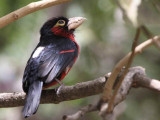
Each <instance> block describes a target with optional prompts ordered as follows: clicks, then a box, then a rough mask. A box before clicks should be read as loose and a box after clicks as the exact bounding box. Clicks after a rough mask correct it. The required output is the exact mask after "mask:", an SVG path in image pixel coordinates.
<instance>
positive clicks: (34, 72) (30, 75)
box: [23, 17, 78, 117]
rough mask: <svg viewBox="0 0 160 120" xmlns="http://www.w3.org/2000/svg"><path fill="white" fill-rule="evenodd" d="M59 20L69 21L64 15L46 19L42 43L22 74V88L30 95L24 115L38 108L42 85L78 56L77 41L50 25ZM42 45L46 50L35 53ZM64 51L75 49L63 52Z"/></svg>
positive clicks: (55, 77)
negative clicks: (57, 31) (55, 30)
mask: <svg viewBox="0 0 160 120" xmlns="http://www.w3.org/2000/svg"><path fill="white" fill-rule="evenodd" d="M59 19H63V20H65V21H66V24H67V22H68V19H67V18H64V17H60V18H55V19H52V20H49V21H48V22H46V23H45V24H44V26H43V27H42V28H41V31H40V33H41V38H40V42H39V44H38V45H37V47H36V48H35V50H34V51H33V53H32V55H31V57H30V59H29V60H28V62H27V65H26V68H25V71H24V76H23V90H24V92H26V94H27V98H26V103H25V105H24V108H23V115H24V117H29V116H30V115H32V114H34V113H35V112H36V111H37V109H38V106H39V103H40V97H41V92H42V87H43V86H47V85H49V84H51V83H53V82H54V81H55V79H57V78H59V77H60V75H61V74H62V72H64V71H65V69H66V68H67V67H68V66H72V65H73V63H74V61H75V59H76V58H77V56H78V47H77V44H76V43H75V42H74V41H72V40H71V39H69V38H65V37H62V36H56V35H54V34H53V33H52V31H51V28H52V27H53V26H54V25H55V24H56V21H57V20H59ZM40 47H41V48H43V49H42V50H41V51H40V52H38V54H37V55H36V56H34V54H35V52H37V51H38V49H39V48H40ZM65 50H74V51H73V52H68V53H60V52H61V51H65ZM33 56H34V57H33Z"/></svg>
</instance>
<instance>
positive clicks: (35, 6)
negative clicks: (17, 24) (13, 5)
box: [0, 0, 71, 28]
mask: <svg viewBox="0 0 160 120" xmlns="http://www.w3.org/2000/svg"><path fill="white" fill-rule="evenodd" d="M69 1H71V0H42V1H38V2H32V3H30V4H28V5H26V6H24V7H22V8H20V9H18V10H16V11H14V12H11V13H9V14H8V15H5V16H3V17H1V18H0V28H2V27H4V26H6V25H8V24H10V23H12V22H14V21H16V20H18V19H20V18H22V17H24V16H26V15H28V14H30V13H33V12H36V11H38V10H40V9H43V8H47V7H51V6H53V5H58V4H62V3H65V2H69Z"/></svg>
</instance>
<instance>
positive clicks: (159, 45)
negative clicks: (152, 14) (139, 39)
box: [141, 26, 160, 50]
mask: <svg viewBox="0 0 160 120" xmlns="http://www.w3.org/2000/svg"><path fill="white" fill-rule="evenodd" d="M141 28H142V31H143V33H144V34H145V35H146V36H147V38H148V39H150V38H152V39H153V41H154V43H155V46H156V47H157V48H158V49H159V50H160V42H157V41H155V40H154V38H153V34H152V32H151V31H149V30H148V29H147V27H146V26H142V27H141Z"/></svg>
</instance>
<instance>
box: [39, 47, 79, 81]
mask: <svg viewBox="0 0 160 120" xmlns="http://www.w3.org/2000/svg"><path fill="white" fill-rule="evenodd" d="M65 51H66V52H65ZM67 51H68V52H67ZM46 56H47V57H46ZM76 57H77V51H76V49H75V48H70V51H69V50H68V49H66V50H63V51H62V50H61V51H60V50H58V49H57V50H56V49H55V48H49V49H48V48H46V49H45V52H44V54H43V56H41V61H42V63H41V64H40V66H39V68H38V77H40V78H42V79H43V78H44V79H43V80H44V82H45V83H50V82H51V81H53V79H55V78H56V77H58V76H59V75H60V74H61V73H62V72H63V71H64V70H65V69H66V68H67V67H68V66H70V67H71V66H72V64H73V63H74V60H75V59H76Z"/></svg>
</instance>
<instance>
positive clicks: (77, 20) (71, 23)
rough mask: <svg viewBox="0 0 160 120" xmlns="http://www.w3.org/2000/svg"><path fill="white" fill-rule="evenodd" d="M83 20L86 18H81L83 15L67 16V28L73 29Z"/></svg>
mask: <svg viewBox="0 0 160 120" xmlns="http://www.w3.org/2000/svg"><path fill="white" fill-rule="evenodd" d="M85 20H86V18H83V17H73V18H69V21H68V30H74V29H76V28H78V27H79V26H80V25H81V24H82V23H83V22H84V21H85Z"/></svg>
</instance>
